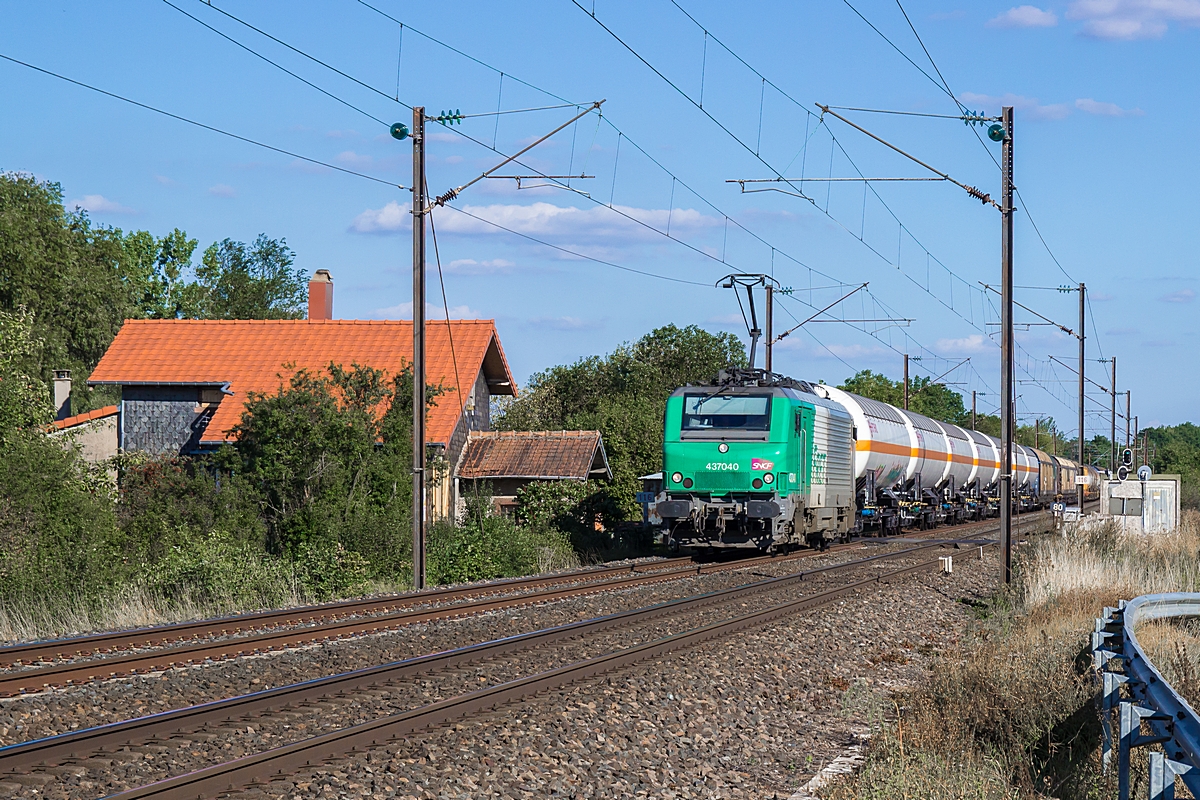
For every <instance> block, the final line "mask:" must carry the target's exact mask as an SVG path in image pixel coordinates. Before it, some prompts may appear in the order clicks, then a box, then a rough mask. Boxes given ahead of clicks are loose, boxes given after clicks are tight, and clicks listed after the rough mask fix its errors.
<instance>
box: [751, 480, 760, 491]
mask: <svg viewBox="0 0 1200 800" xmlns="http://www.w3.org/2000/svg"><path fill="white" fill-rule="evenodd" d="M750 485H751V486H753V487H754V488H755V489H761V488H762V480H761V479H759V478H755V479H754V481H753V482H752V483H751V484H750Z"/></svg>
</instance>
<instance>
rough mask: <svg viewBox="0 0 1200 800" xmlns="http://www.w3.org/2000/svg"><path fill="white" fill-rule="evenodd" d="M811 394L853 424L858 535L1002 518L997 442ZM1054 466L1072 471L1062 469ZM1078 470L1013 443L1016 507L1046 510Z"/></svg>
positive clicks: (850, 399) (863, 403)
mask: <svg viewBox="0 0 1200 800" xmlns="http://www.w3.org/2000/svg"><path fill="white" fill-rule="evenodd" d="M812 388H813V391H814V392H815V393H816V394H818V395H819V396H821V397H824V398H826V399H828V400H830V401H832V402H834V403H837V404H839V405H841V406H842V407H843V408H845V409H846V411H847V412H848V413H849V414H850V418H851V419H852V420H853V421H854V435H855V443H854V454H855V457H854V478H855V482H856V489H857V502H858V510H859V515H858V516H859V525H858V527H859V528H860V529H861V528H864V527H865V528H878V529H879V530H880V531H881V532H883V533H889V532H892V531H894V530H897V529H899V528H901V527H906V526H909V525H918V526H920V527H929V526H932V525H936V524H938V523H940V522H950V523H955V522H960V521H964V520H967V519H982V518H984V517H986V516H991V515H994V514H996V513H998V508H999V505H998V496H999V481H1000V472H1001V470H1000V441H999V439H996V438H995V437H993V436H988V435H987V434H984V433H980V432H978V431H972V430H967V429H966V428H963V427H961V426H958V425H953V424H950V423H946V422H939V421H938V420H934V419H931V418H930V417H927V416H925V415H924V414H919V413H917V412H915V411H905V410H904V409H900V408H897V407H895V406H892V405H889V404H887V403H881V402H879V401H877V400H871V399H869V398H865V397H860V396H858V395H854V394H851V393H850V392H846V391H844V390H842V389H838V388H835V387H833V386H826V385H824V384H819V385H814V386H813V387H812ZM1055 461H1057V462H1062V463H1063V464H1064V466H1067V465H1069V468H1068V469H1060V468H1059V467H1058V466H1057V465H1056V464H1055V463H1054V462H1055ZM1077 470H1078V467H1077V466H1076V465H1075V464H1074V462H1070V461H1068V460H1066V459H1052V458H1051V457H1050V456H1048V455H1047V454H1045V453H1043V452H1042V451H1040V450H1036V449H1034V448H1032V447H1026V446H1024V445H1021V444H1017V443H1015V442H1014V443H1013V451H1012V475H1013V497H1014V504H1015V505H1016V506H1017V507H1019V508H1027V509H1028V508H1040V507H1042V506H1045V505H1048V504H1049V503H1051V502H1053V501H1054V500H1055V499H1056V498H1057V497H1058V496H1060V495H1061V490H1060V489H1059V488H1058V486H1059V483H1060V480H1062V481H1070V482H1071V483H1073V481H1074V475H1075V473H1076V471H1077ZM1060 472H1061V473H1063V474H1062V476H1061V478H1060V475H1059V473H1060ZM1068 472H1069V474H1067V473H1068ZM1097 483H1098V480H1097Z"/></svg>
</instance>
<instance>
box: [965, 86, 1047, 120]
mask: <svg viewBox="0 0 1200 800" xmlns="http://www.w3.org/2000/svg"><path fill="white" fill-rule="evenodd" d="M959 99H960V100H962V101H963V102H964V103H967V104H968V105H972V106H983V107H984V108H985V109H988V110H990V111H995V112H999V111H1000V107H1001V106H1012V107H1013V108H1015V109H1016V110H1017V111H1021V112H1023V113H1024V114H1027V115H1029V117H1030V118H1032V119H1064V118H1066V117H1067V116H1068V115H1069V114H1070V113H1071V107H1070V106H1069V105H1067V104H1066V103H1053V104H1051V105H1042V104H1041V103H1039V102H1038V99H1037V98H1036V97H1025V96H1023V95H1019V94H1012V93H1009V94H1005V95H1001V96H999V97H996V96H993V95H988V94H976V93H975V92H963V93H962V94H961V95H959Z"/></svg>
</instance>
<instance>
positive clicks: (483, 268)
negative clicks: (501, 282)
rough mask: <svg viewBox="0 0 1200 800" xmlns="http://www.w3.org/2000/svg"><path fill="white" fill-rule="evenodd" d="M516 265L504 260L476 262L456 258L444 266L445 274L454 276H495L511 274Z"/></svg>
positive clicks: (490, 259)
mask: <svg viewBox="0 0 1200 800" xmlns="http://www.w3.org/2000/svg"><path fill="white" fill-rule="evenodd" d="M516 266H517V265H516V263H515V262H512V261H509V260H508V259H506V258H488V259H484V260H483V261H476V260H475V259H473V258H456V259H454V260H453V261H451V262H450V263H449V264H447V265H446V272H449V273H453V274H456V275H497V274H502V273H509V272H512V271H513V269H514V268H515V267H516Z"/></svg>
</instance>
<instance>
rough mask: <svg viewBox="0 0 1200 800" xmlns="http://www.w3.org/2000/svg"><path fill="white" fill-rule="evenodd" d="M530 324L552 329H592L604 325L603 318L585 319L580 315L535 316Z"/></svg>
mask: <svg viewBox="0 0 1200 800" xmlns="http://www.w3.org/2000/svg"><path fill="white" fill-rule="evenodd" d="M529 324H530V325H532V326H533V327H535V328H544V329H547V330H552V331H592V330H596V329H598V328H602V327H604V322H603V321H601V320H584V319H580V318H579V317H534V318H533V319H531V320H529Z"/></svg>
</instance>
